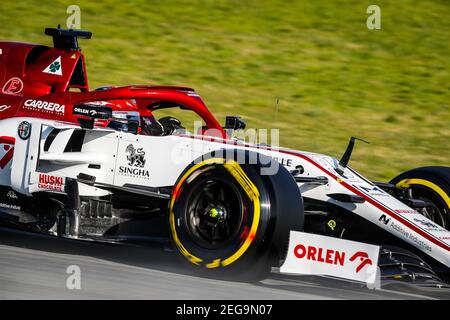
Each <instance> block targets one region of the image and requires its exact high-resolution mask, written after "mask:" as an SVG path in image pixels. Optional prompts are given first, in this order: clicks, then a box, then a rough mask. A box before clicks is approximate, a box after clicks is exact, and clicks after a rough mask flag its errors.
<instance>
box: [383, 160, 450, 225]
mask: <svg viewBox="0 0 450 320" xmlns="http://www.w3.org/2000/svg"><path fill="white" fill-rule="evenodd" d="M391 183H392V184H395V185H396V186H397V187H400V188H405V189H410V193H411V194H410V195H411V196H412V197H413V198H414V199H420V200H424V201H426V202H428V203H430V206H429V207H428V208H427V209H426V210H425V211H424V212H423V214H424V215H425V216H426V217H427V218H428V219H430V220H432V221H433V222H435V223H437V224H439V225H440V226H442V227H443V228H445V229H447V230H450V167H423V168H417V169H413V170H410V171H406V172H404V173H402V174H400V175H399V176H397V177H395V178H394V179H392V181H391Z"/></svg>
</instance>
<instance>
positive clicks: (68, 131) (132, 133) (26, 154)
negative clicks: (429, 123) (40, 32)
mask: <svg viewBox="0 0 450 320" xmlns="http://www.w3.org/2000/svg"><path fill="white" fill-rule="evenodd" d="M45 33H46V34H47V35H50V36H52V37H53V42H54V47H47V46H43V45H35V44H25V43H18V42H0V88H1V90H2V92H1V94H0V147H1V149H0V218H1V220H2V222H3V224H7V225H8V226H13V227H16V228H24V229H27V230H32V231H35V232H42V233H47V234H49V235H54V236H59V237H71V238H76V239H79V240H83V239H89V240H92V239H94V240H99V241H112V242H120V241H142V240H143V239H155V238H158V239H160V238H167V239H171V242H172V243H173V248H174V249H175V251H177V252H178V253H179V255H180V257H181V258H182V260H183V261H185V262H186V264H187V265H190V266H192V267H193V268H194V269H196V270H198V271H200V272H203V273H204V274H205V275H206V276H212V277H215V276H217V277H227V278H231V279H239V280H246V281H252V280H257V279H261V278H263V277H265V276H266V275H267V272H269V271H270V270H271V268H272V267H275V268H276V267H280V265H282V264H283V262H284V261H285V260H286V259H287V257H289V256H290V255H294V257H297V258H298V259H299V261H300V260H301V259H302V258H305V259H309V260H311V261H313V262H314V263H324V264H326V263H328V264H330V265H334V266H339V265H343V264H344V260H345V259H347V258H346V257H344V255H343V254H341V253H339V252H338V251H337V250H335V249H333V246H334V244H335V243H337V242H338V241H340V240H341V239H345V240H350V241H354V245H355V246H356V243H357V242H358V243H363V244H364V243H365V244H368V245H369V244H371V245H376V246H379V247H377V248H381V249H380V251H379V256H377V257H376V258H375V260H376V261H377V264H378V266H379V268H380V270H381V277H382V279H398V280H409V281H415V282H416V283H422V284H427V285H434V284H439V285H442V279H443V277H444V276H445V274H446V273H447V272H448V271H449V266H450V232H449V231H448V230H449V227H450V168H447V167H423V168H418V169H413V170H410V171H407V172H405V173H402V174H400V175H399V176H397V177H395V178H394V179H393V180H392V181H390V182H389V183H378V182H372V181H370V180H368V179H366V178H364V177H363V176H361V175H360V174H359V173H357V172H356V171H355V170H353V169H352V168H350V167H349V166H348V163H349V161H350V158H351V154H352V150H353V147H354V144H355V142H356V140H357V139H355V138H351V139H350V142H349V145H348V147H347V150H346V151H345V152H344V154H343V156H342V158H341V159H340V160H337V159H335V158H334V157H331V156H327V155H322V154H316V153H311V152H303V151H296V150H290V149H284V148H278V147H276V146H269V145H267V144H251V143H247V142H245V141H242V140H239V139H237V138H233V132H234V131H236V130H240V129H244V128H245V123H244V121H243V120H242V119H240V118H239V117H236V116H230V117H227V118H226V123H225V125H224V126H222V125H221V124H220V123H219V122H218V121H217V120H216V119H215V118H214V116H213V115H212V114H211V113H210V112H209V111H208V109H207V107H206V106H205V104H204V103H203V101H202V99H201V98H200V96H199V95H198V94H197V93H196V92H195V91H194V90H193V89H190V88H186V87H168V86H126V87H103V88H99V89H97V90H93V91H89V87H88V79H87V74H86V67H85V59H84V56H83V54H82V53H81V50H80V48H79V46H78V40H79V39H80V38H85V39H88V38H91V33H90V32H87V31H81V30H64V29H60V28H59V27H58V28H47V29H46V30H45ZM164 112H168V113H164ZM159 114H163V115H165V116H164V117H160V116H159ZM167 114H168V115H167ZM183 114H189V115H193V116H195V117H198V118H199V119H200V121H201V125H200V126H198V128H196V129H195V130H194V131H192V132H191V131H189V130H187V129H186V128H185V127H184V126H185V125H184V123H182V121H180V120H179V119H181V118H182V115H183ZM157 218H159V219H162V220H163V221H164V222H165V223H163V224H160V225H158V227H157V228H156V227H155V224H156V222H155V221H157ZM293 235H306V236H308V235H311V236H314V237H321V239H322V240H323V241H324V242H323V243H324V245H323V248H322V247H321V248H317V247H312V246H311V245H309V246H307V243H301V244H297V245H295V243H292V242H293V241H294V240H293V239H294V238H295V237H294V236H293ZM305 241H306V240H305ZM352 243H353V242H352ZM350 248H351V246H350ZM322 249H323V250H322ZM377 250H378V249H377ZM377 252H378V251H377ZM347 257H348V256H347ZM356 260H357V261H361V263H360V264H359V266H358V267H357V269H356V270H355V272H359V271H360V270H361V269H362V268H364V267H365V265H370V264H372V262H374V258H371V259H369V256H368V255H367V254H366V253H365V252H363V251H358V252H356V253H355V254H354V255H352V256H351V258H350V260H349V261H351V262H353V261H356ZM343 277H345V275H344V276H343ZM444 279H445V277H444Z"/></svg>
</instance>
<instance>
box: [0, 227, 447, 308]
mask: <svg viewBox="0 0 450 320" xmlns="http://www.w3.org/2000/svg"><path fill="white" fill-rule="evenodd" d="M71 265H76V266H79V267H80V270H81V289H80V290H69V289H67V286H66V281H67V278H68V277H69V274H67V273H66V272H67V268H68V266H71ZM0 299H217V300H236V299H245V300H246V299H255V300H266V299H268V300H269V299H270V300H273V299H286V300H290V299H364V300H369V299H450V290H449V289H438V288H432V289H429V288H428V289H425V288H416V287H414V286H411V285H405V284H397V283H384V284H382V288H381V289H380V290H370V289H368V288H366V287H364V286H361V285H358V284H355V283H347V282H345V281H339V280H336V279H330V278H325V277H313V276H285V275H280V274H273V275H272V276H271V277H270V278H269V279H266V280H264V281H262V282H260V283H255V284H248V283H240V282H229V281H220V280H214V279H207V278H201V277H198V276H196V275H195V274H193V273H191V272H189V271H188V270H187V269H186V268H185V266H183V265H181V264H180V261H179V260H178V257H176V255H175V254H174V253H173V252H170V251H168V250H164V246H162V245H161V244H159V245H156V244H154V245H152V246H150V247H142V246H136V245H117V244H106V243H98V242H86V241H83V242H81V241H77V240H71V239H58V238H55V237H51V236H45V235H38V234H34V233H28V232H22V231H16V230H12V229H7V228H0Z"/></svg>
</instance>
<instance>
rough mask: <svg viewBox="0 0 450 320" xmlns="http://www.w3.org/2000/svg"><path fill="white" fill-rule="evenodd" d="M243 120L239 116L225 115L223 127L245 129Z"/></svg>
mask: <svg viewBox="0 0 450 320" xmlns="http://www.w3.org/2000/svg"><path fill="white" fill-rule="evenodd" d="M245 126H246V124H245V122H244V120H242V119H241V118H240V117H236V116H227V117H226V118H225V129H231V130H241V129H245Z"/></svg>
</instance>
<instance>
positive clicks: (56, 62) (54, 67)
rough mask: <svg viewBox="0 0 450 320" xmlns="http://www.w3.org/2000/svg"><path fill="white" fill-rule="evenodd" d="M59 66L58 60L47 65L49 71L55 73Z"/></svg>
mask: <svg viewBox="0 0 450 320" xmlns="http://www.w3.org/2000/svg"><path fill="white" fill-rule="evenodd" d="M59 68H61V64H60V63H59V62H58V61H55V62H53V63H52V64H51V65H50V67H49V69H50V71H51V72H53V73H55V72H56V71H58V70H59Z"/></svg>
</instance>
